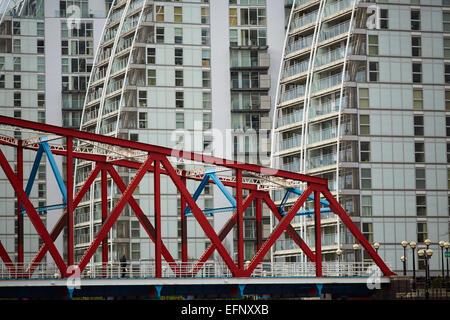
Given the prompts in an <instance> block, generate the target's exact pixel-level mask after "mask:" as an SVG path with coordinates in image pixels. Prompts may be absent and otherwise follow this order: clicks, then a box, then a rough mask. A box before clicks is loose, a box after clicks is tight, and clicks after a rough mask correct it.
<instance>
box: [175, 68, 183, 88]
mask: <svg viewBox="0 0 450 320" xmlns="http://www.w3.org/2000/svg"><path fill="white" fill-rule="evenodd" d="M183 85H184V80H183V70H175V86H177V87H182V86H183Z"/></svg>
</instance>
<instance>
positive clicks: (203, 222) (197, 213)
mask: <svg viewBox="0 0 450 320" xmlns="http://www.w3.org/2000/svg"><path fill="white" fill-rule="evenodd" d="M155 157H159V159H160V160H161V163H162V164H163V166H164V168H165V169H166V170H167V173H168V174H169V176H170V178H171V179H172V182H173V183H174V184H175V186H176V187H177V189H178V191H180V193H181V195H182V196H183V197H184V198H185V199H186V202H187V204H188V206H189V208H190V209H191V211H192V214H193V215H194V217H195V219H197V221H198V223H199V224H200V226H201V227H202V229H203V231H204V232H205V234H206V235H207V236H208V238H209V239H210V240H211V243H214V244H215V246H216V247H217V251H218V252H219V254H220V256H221V257H222V259H223V260H224V261H225V263H226V265H227V266H228V268H229V269H230V271H231V273H232V274H233V275H234V276H235V275H236V274H238V269H237V267H236V265H235V264H234V263H233V260H232V259H231V257H230V255H229V253H228V252H227V250H226V249H225V247H224V246H223V244H222V242H221V241H220V239H219V237H218V236H217V234H216V232H215V231H214V228H213V227H212V226H211V224H210V223H209V221H208V219H207V218H206V217H205V215H204V213H203V212H202V210H200V208H199V207H198V205H197V203H196V202H195V200H194V199H193V198H192V196H191V195H190V194H189V191H188V190H187V189H186V186H185V185H184V184H183V181H182V180H181V178H180V177H179V176H178V175H177V173H176V172H175V170H174V169H173V167H172V165H171V164H170V162H169V160H167V158H166V157H164V156H161V155H159V154H155Z"/></svg>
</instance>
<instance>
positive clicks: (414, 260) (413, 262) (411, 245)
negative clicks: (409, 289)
mask: <svg viewBox="0 0 450 320" xmlns="http://www.w3.org/2000/svg"><path fill="white" fill-rule="evenodd" d="M409 246H410V247H411V249H412V259H413V260H412V265H413V289H414V291H416V257H415V256H414V250H415V249H416V246H417V244H416V243H415V242H414V241H411V242H410V243H409Z"/></svg>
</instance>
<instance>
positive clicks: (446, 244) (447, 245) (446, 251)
mask: <svg viewBox="0 0 450 320" xmlns="http://www.w3.org/2000/svg"><path fill="white" fill-rule="evenodd" d="M444 247H445V253H446V254H447V257H446V258H445V259H446V260H447V284H446V286H447V290H448V283H449V282H448V279H449V275H448V258H449V257H448V248H449V247H450V243H448V242H446V243H444Z"/></svg>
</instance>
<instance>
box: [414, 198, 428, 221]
mask: <svg viewBox="0 0 450 320" xmlns="http://www.w3.org/2000/svg"><path fill="white" fill-rule="evenodd" d="M416 214H417V216H418V217H424V216H426V215H427V197H426V196H416Z"/></svg>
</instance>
